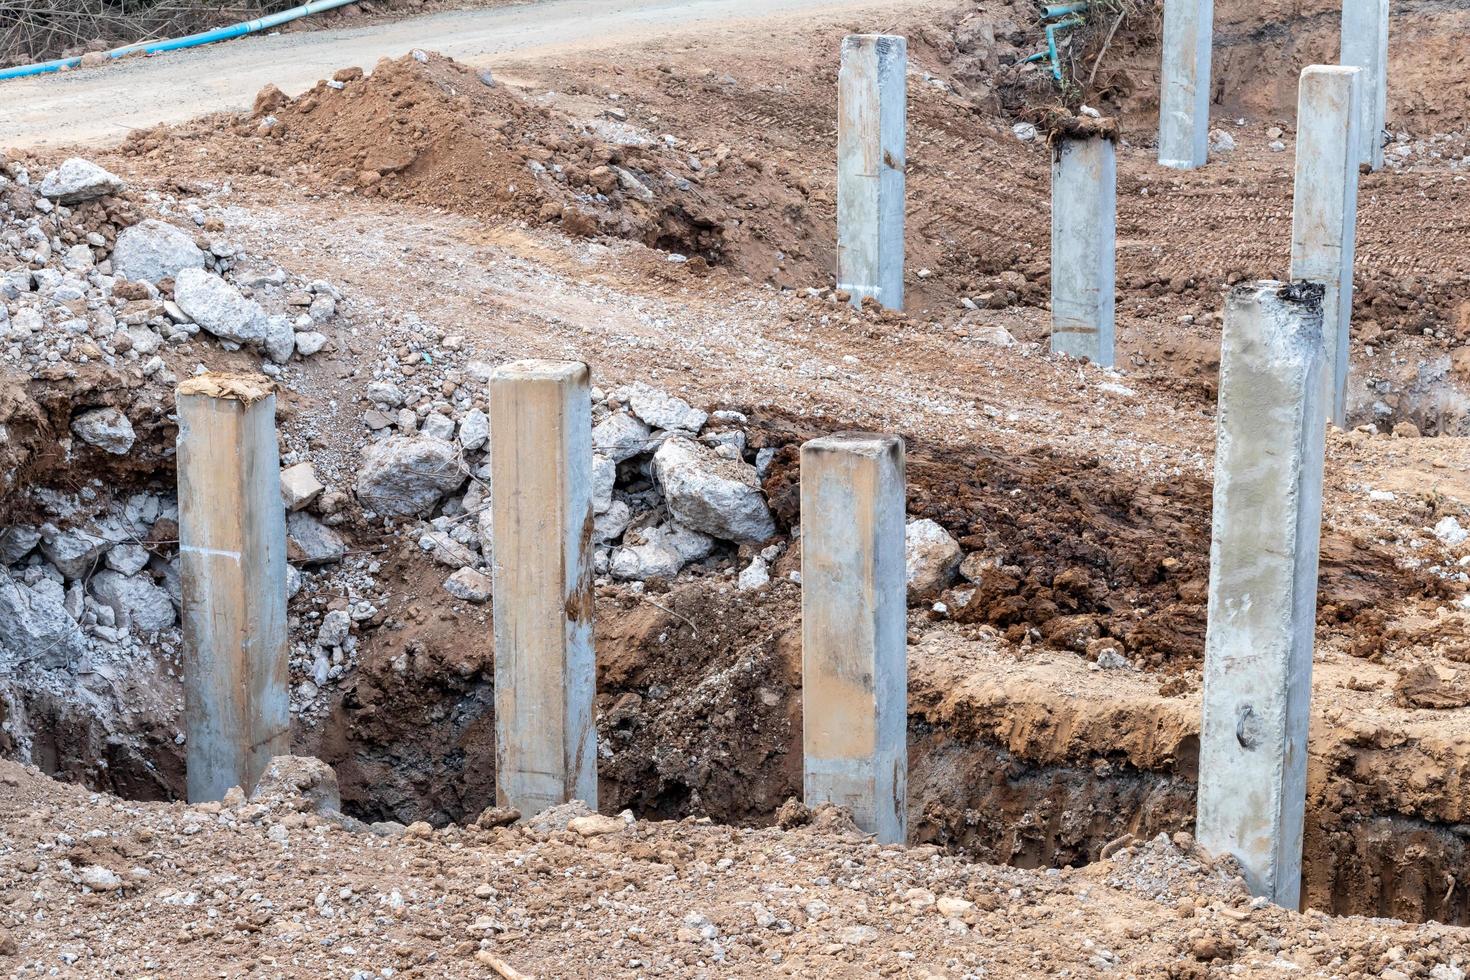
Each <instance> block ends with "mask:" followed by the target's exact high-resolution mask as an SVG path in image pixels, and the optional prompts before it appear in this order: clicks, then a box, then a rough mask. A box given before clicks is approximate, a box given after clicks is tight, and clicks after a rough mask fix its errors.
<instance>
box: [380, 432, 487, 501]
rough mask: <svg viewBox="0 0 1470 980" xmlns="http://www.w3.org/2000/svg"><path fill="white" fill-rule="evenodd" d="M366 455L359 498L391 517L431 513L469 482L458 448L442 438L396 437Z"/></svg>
mask: <svg viewBox="0 0 1470 980" xmlns="http://www.w3.org/2000/svg"><path fill="white" fill-rule="evenodd" d="M362 455H363V462H362V472H361V474H360V475H359V476H358V478H357V499H359V500H361V501H362V503H363V506H365V507H369V508H371V509H373V510H375V511H377V512H378V513H379V514H385V515H387V516H389V517H417V516H420V515H423V514H427V513H428V512H429V511H431V510H433V509H434V505H435V504H437V503H439V501H440V500H441V499H443V497H444V495H445V494H447V493H449V492H451V491H453V490H457V489H459V486H460V484H462V483H463V482H464V479H465V478H464V474H463V473H462V472H461V471H460V467H459V453H458V452H457V450H456V448H455V446H454V445H453V444H452V443H448V442H444V441H443V440H441V439H432V438H428V437H423V436H393V437H391V438H388V439H385V440H383V441H382V442H377V443H373V444H372V445H371V446H369V447H368V448H367V449H366V450H364V452H363V454H362Z"/></svg>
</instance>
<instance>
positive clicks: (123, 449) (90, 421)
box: [71, 408, 137, 456]
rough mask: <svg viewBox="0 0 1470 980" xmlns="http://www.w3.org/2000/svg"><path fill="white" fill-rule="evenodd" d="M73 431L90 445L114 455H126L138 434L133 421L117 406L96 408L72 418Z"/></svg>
mask: <svg viewBox="0 0 1470 980" xmlns="http://www.w3.org/2000/svg"><path fill="white" fill-rule="evenodd" d="M71 431H72V432H73V433H74V434H75V435H76V437H77V438H78V439H80V440H82V441H83V442H85V443H86V444H87V445H89V446H96V447H97V448H98V449H100V450H102V451H103V452H106V453H112V454H113V455H114V456H126V455H127V454H128V453H129V452H130V451H131V450H132V448H133V442H134V441H135V440H136V438H137V436H136V435H134V433H133V423H131V422H129V421H128V417H127V416H126V415H124V414H123V413H122V412H120V411H118V410H117V409H115V408H94V409H92V410H91V411H90V412H83V413H82V414H80V415H78V416H77V417H76V418H74V419H72V420H71Z"/></svg>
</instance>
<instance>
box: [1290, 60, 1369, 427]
mask: <svg viewBox="0 0 1470 980" xmlns="http://www.w3.org/2000/svg"><path fill="white" fill-rule="evenodd" d="M1361 74H1362V71H1361V69H1358V68H1339V67H1337V66H1335V65H1310V66H1308V67H1307V68H1305V69H1303V71H1302V80H1301V89H1300V92H1299V94H1298V98H1297V110H1296V130H1297V137H1296V203H1295V208H1294V210H1293V212H1292V218H1291V277H1292V278H1293V279H1307V280H1310V281H1311V282H1316V283H1321V284H1322V286H1323V287H1324V289H1325V292H1324V293H1323V296H1322V346H1323V351H1324V356H1323V361H1324V363H1323V371H1322V382H1323V386H1324V390H1325V401H1326V407H1327V417H1328V418H1330V419H1331V420H1332V422H1333V424H1334V425H1337V426H1338V427H1339V428H1342V427H1345V426H1346V424H1347V377H1348V327H1349V325H1350V324H1351V322H1352V317H1353V248H1354V243H1355V240H1356V238H1357V224H1358V138H1357V137H1358V85H1359V76H1360V75H1361Z"/></svg>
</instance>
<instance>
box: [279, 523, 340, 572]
mask: <svg viewBox="0 0 1470 980" xmlns="http://www.w3.org/2000/svg"><path fill="white" fill-rule="evenodd" d="M286 554H287V555H288V556H289V557H290V559H291V560H292V561H295V562H300V563H301V564H303V565H327V564H330V563H332V562H335V561H341V560H342V556H343V555H345V554H347V542H345V541H343V540H342V536H341V535H340V534H338V533H337V532H336V531H333V530H332V529H331V528H329V527H327V526H326V525H325V524H323V523H322V522H321V521H319V520H317V519H316V518H315V517H313V516H312V515H311V514H308V513H307V512H306V511H304V510H299V511H295V512H294V513H290V514H287V515H286Z"/></svg>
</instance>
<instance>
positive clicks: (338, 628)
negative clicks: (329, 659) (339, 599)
mask: <svg viewBox="0 0 1470 980" xmlns="http://www.w3.org/2000/svg"><path fill="white" fill-rule="evenodd" d="M351 634H352V617H350V616H348V615H347V613H346V612H344V611H343V610H341V609H333V610H332V611H331V612H329V613H327V614H326V615H325V616H323V617H322V625H321V627H320V628H319V629H318V630H317V631H316V643H317V646H319V647H322V648H324V649H327V650H330V649H331V648H332V647H340V646H341V645H342V644H344V643H346V642H347V637H348V636H350V635H351Z"/></svg>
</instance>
